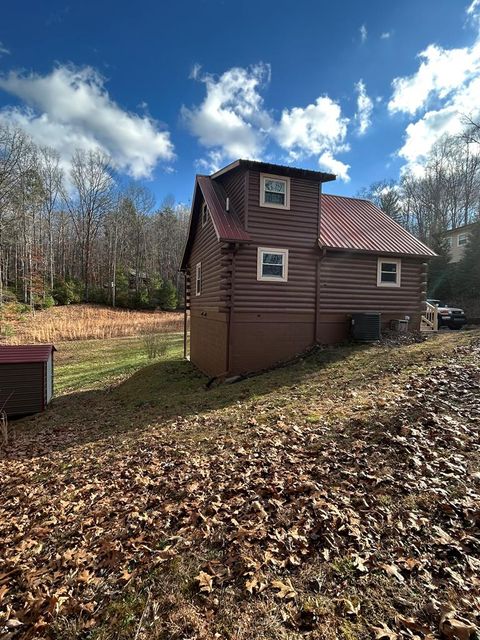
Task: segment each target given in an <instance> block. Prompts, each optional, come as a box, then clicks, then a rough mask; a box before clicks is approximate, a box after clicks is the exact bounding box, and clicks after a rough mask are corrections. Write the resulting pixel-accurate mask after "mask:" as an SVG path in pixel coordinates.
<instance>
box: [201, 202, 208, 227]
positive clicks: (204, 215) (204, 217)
mask: <svg viewBox="0 0 480 640" xmlns="http://www.w3.org/2000/svg"><path fill="white" fill-rule="evenodd" d="M207 222H208V207H207V203H206V202H204V203H203V204H202V227H204V226H205V225H206V224H207Z"/></svg>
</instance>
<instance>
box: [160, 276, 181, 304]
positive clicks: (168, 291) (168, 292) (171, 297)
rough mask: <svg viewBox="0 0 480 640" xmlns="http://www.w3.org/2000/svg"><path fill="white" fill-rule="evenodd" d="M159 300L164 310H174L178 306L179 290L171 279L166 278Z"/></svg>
mask: <svg viewBox="0 0 480 640" xmlns="http://www.w3.org/2000/svg"><path fill="white" fill-rule="evenodd" d="M158 301H159V304H160V307H161V308H162V309H163V310H164V311H174V310H175V309H176V308H177V302H178V296H177V290H176V289H175V286H174V284H173V283H172V282H171V281H170V280H165V281H164V282H163V284H162V286H161V287H160V290H159V292H158Z"/></svg>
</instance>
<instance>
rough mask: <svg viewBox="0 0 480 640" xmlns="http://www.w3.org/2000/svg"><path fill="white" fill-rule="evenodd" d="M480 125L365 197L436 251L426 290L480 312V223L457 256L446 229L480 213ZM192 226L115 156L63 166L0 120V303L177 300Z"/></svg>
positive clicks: (158, 304) (77, 155) (173, 303)
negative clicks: (125, 176)
mask: <svg viewBox="0 0 480 640" xmlns="http://www.w3.org/2000/svg"><path fill="white" fill-rule="evenodd" d="M478 131H479V128H478V126H476V125H474V124H473V123H471V124H470V125H469V126H468V128H467V129H466V130H465V133H464V134H463V135H461V136H445V137H444V138H442V139H440V141H439V142H437V143H436V145H435V146H434V147H433V148H432V150H431V151H430V152H429V153H428V154H427V156H426V159H425V162H424V163H423V164H422V165H421V166H416V167H411V168H409V169H408V170H406V171H404V172H403V173H402V175H401V177H400V179H399V180H398V181H391V180H382V181H380V182H376V183H374V184H372V185H371V186H370V187H368V188H365V189H363V190H362V191H361V192H360V194H359V195H361V196H362V197H366V198H369V199H371V200H372V201H373V202H375V204H377V205H378V206H379V207H380V208H381V209H383V210H384V211H385V212H386V213H387V214H388V215H390V216H391V217H392V218H393V219H395V220H396V221H397V222H398V223H399V224H401V225H402V226H404V227H405V228H406V229H408V230H409V231H410V232H411V233H413V234H414V235H416V236H417V237H418V238H420V239H421V240H423V241H424V242H426V243H427V244H428V245H429V246H430V247H432V248H433V249H434V250H435V251H436V252H437V253H438V254H439V257H438V258H435V259H433V260H432V261H431V263H430V278H429V295H430V296H434V297H445V298H450V299H452V300H453V301H455V302H457V303H462V304H464V306H467V307H468V308H469V309H472V310H473V309H477V307H479V305H480V284H479V283H480V231H479V229H478V227H480V225H474V227H473V229H472V235H471V241H470V243H469V246H468V247H467V250H466V253H465V258H464V260H463V261H462V262H461V263H459V264H456V265H452V264H449V259H448V248H447V245H446V241H445V236H444V234H445V231H446V230H447V229H451V228H454V227H458V226H462V225H466V224H470V223H474V222H476V221H478V220H479V215H480V214H479V212H480V152H479V139H478ZM187 225H188V210H187V208H186V207H185V206H183V205H178V204H175V202H174V199H173V197H172V198H168V199H166V200H165V201H164V202H163V203H162V204H161V205H160V206H157V205H156V203H155V199H154V197H153V194H152V193H151V191H150V190H149V189H148V188H147V187H145V186H144V185H143V184H140V183H137V182H135V181H133V180H131V181H129V182H125V181H124V180H121V179H120V178H119V176H118V175H117V173H116V172H115V168H114V166H113V163H112V161H111V159H110V158H109V157H108V156H107V155H105V154H103V153H101V152H99V151H96V150H91V151H85V150H83V151H80V150H73V151H72V157H71V160H70V162H69V164H68V165H67V166H65V165H64V164H62V161H61V159H60V156H59V155H58V153H56V152H55V151H54V150H52V149H50V148H48V147H40V146H38V145H35V144H34V143H33V142H32V140H31V139H29V137H28V136H27V135H26V134H25V132H23V131H22V130H21V129H19V128H12V127H9V126H5V125H0V304H2V303H3V302H8V301H18V302H19V303H21V304H23V305H28V306H29V307H30V308H39V307H40V308H41V307H48V306H51V305H53V304H68V303H75V302H80V301H89V302H101V303H104V304H109V305H112V306H120V307H127V308H139V309H142V308H163V309H174V308H176V307H177V306H178V305H179V304H181V303H182V299H181V298H182V279H181V277H180V276H179V274H178V265H179V262H180V258H181V252H182V249H183V244H184V241H185V236H186V231H187ZM476 227H477V228H476ZM478 311H479V315H480V309H478ZM475 313H476V311H475Z"/></svg>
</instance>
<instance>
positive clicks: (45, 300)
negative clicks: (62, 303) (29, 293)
mask: <svg viewBox="0 0 480 640" xmlns="http://www.w3.org/2000/svg"><path fill="white" fill-rule="evenodd" d="M33 304H34V307H35V309H50V307H53V306H55V300H54V299H53V296H52V295H50V294H49V293H47V294H45V295H44V296H39V295H35V296H34V300H33Z"/></svg>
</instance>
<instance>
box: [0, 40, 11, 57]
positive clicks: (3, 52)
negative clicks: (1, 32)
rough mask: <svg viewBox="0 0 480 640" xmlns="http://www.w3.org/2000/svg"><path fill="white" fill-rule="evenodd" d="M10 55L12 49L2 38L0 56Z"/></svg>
mask: <svg viewBox="0 0 480 640" xmlns="http://www.w3.org/2000/svg"><path fill="white" fill-rule="evenodd" d="M8 55H10V49H7V47H6V46H5V45H4V44H3V42H2V41H1V40H0V58H1V57H2V56H8Z"/></svg>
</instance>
